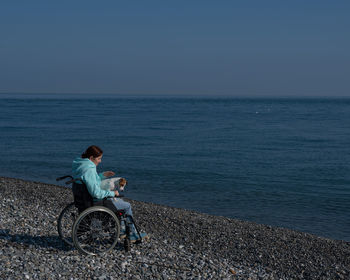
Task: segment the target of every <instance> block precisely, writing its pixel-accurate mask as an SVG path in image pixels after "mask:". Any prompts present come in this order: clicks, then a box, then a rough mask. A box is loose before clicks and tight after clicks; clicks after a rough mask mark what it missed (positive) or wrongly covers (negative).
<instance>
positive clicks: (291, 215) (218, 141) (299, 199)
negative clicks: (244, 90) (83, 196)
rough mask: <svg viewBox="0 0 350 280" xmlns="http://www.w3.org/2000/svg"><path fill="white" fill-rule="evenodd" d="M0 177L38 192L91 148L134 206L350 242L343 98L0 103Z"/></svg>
mask: <svg viewBox="0 0 350 280" xmlns="http://www.w3.org/2000/svg"><path fill="white" fill-rule="evenodd" d="M0 108H1V111H0V144H1V160H0V175H2V176H8V177H18V178H24V179H30V180H35V181H42V182H47V183H55V178H56V177H58V176H61V175H65V174H67V173H69V172H70V168H71V162H72V160H73V158H75V157H77V156H79V155H80V154H81V153H82V152H83V151H84V149H85V148H86V147H87V146H89V145H91V144H95V145H99V146H101V148H102V149H103V150H104V152H105V153H104V157H103V161H102V164H101V165H100V166H99V168H100V171H102V170H114V171H116V172H117V174H118V175H121V176H124V177H126V178H127V179H128V181H129V184H128V188H127V193H126V195H127V196H129V197H130V198H133V199H138V200H143V201H150V202H155V203H160V204H166V205H170V206H175V207H181V208H187V209H194V210H198V211H201V212H205V213H210V214H215V215H224V216H227V217H233V218H239V219H244V220H250V221H255V222H258V223H263V224H269V225H274V226H281V227H287V228H292V229H296V230H301V231H305V232H310V233H314V234H317V235H320V236H324V237H330V238H334V239H343V240H347V241H350V220H349V216H350V215H349V214H350V145H349V144H350V121H349V120H350V99H228V98H227V99H225V98H219V99H215V98H170V97H169V98H161V97H158V98H156V97H155V98H152V97H144V98H142V97H129V98H128V97H113V98H111V97H106V96H105V97H103V96H102V97H101V96H100V97H98V96H87V97H85V98H81V97H79V96H53V97H51V98H45V97H44V96H37V97H36V98H27V97H25V96H20V95H17V96H15V97H13V96H12V97H11V95H2V96H1V95H0Z"/></svg>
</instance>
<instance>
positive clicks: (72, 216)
mask: <svg viewBox="0 0 350 280" xmlns="http://www.w3.org/2000/svg"><path fill="white" fill-rule="evenodd" d="M78 215H79V213H78V209H77V208H76V207H75V205H74V202H73V203H71V204H69V205H67V206H66V207H65V208H64V209H63V211H62V212H61V214H60V216H59V218H58V222H57V229H58V234H59V236H60V238H61V239H62V240H63V241H64V242H65V243H67V244H68V245H71V246H72V245H73V238H72V228H73V224H74V222H75V220H76V218H77V217H78Z"/></svg>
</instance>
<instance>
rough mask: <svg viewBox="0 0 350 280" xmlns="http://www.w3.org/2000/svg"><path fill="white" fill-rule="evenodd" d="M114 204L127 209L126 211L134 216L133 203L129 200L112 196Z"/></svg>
mask: <svg viewBox="0 0 350 280" xmlns="http://www.w3.org/2000/svg"><path fill="white" fill-rule="evenodd" d="M111 200H112V202H113V204H114V206H115V207H116V208H117V209H119V210H125V213H126V214H127V215H129V216H132V210H131V205H130V203H129V202H126V201H124V200H122V199H121V198H112V199H111Z"/></svg>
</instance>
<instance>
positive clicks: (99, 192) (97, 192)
mask: <svg viewBox="0 0 350 280" xmlns="http://www.w3.org/2000/svg"><path fill="white" fill-rule="evenodd" d="M97 176H98V175H97V173H96V171H95V170H93V169H89V170H87V171H86V172H85V173H84V174H83V176H82V177H81V178H82V180H83V182H84V183H85V185H86V187H87V190H88V192H89V193H90V195H91V196H92V197H93V198H97V199H103V198H105V197H108V196H114V195H115V193H114V192H113V191H109V190H103V189H101V188H100V182H99V181H98V180H97V179H98V178H97Z"/></svg>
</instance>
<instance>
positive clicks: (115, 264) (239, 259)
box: [0, 177, 350, 280]
mask: <svg viewBox="0 0 350 280" xmlns="http://www.w3.org/2000/svg"><path fill="white" fill-rule="evenodd" d="M125 200H127V201H129V202H130V203H131V204H132V207H133V212H134V213H135V220H136V221H137V223H138V225H139V227H140V228H141V229H142V230H143V231H146V232H147V233H149V234H150V239H149V241H148V242H144V243H142V244H139V245H135V244H133V245H132V249H131V252H128V253H125V251H124V250H123V246H117V247H116V248H115V249H114V250H113V251H111V252H109V253H107V254H104V255H101V256H87V255H82V254H80V253H79V252H78V251H77V250H76V249H75V248H73V247H69V246H67V245H65V244H64V243H63V242H62V241H61V240H60V239H59V238H58V233H57V218H58V215H59V213H60V211H61V210H62V209H63V208H64V207H65V205H67V204H68V203H69V202H70V201H73V197H72V194H71V190H70V189H69V188H65V187H61V186H56V185H48V184H42V183H38V182H36V183H35V182H29V181H24V180H19V179H13V178H5V177H0V213H1V217H0V263H1V266H0V279H4V280H6V279H46V278H47V277H49V278H52V279H72V280H76V279H77V280H78V279H98V280H103V279H106V280H109V279H251V280H256V279H281V280H283V279H350V258H349V256H350V243H349V242H345V241H336V240H331V239H326V238H322V237H318V236H314V235H311V234H306V233H302V232H297V231H292V230H289V229H282V228H274V227H270V226H265V225H260V224H256V223H251V222H245V221H239V220H235V219H229V218H225V217H218V216H210V215H206V214H201V213H197V212H194V211H188V210H184V209H178V208H172V207H166V206H162V205H156V204H153V203H145V202H140V201H135V200H130V199H125ZM218 229H220V230H218ZM23 271H25V273H24V272H23Z"/></svg>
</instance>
